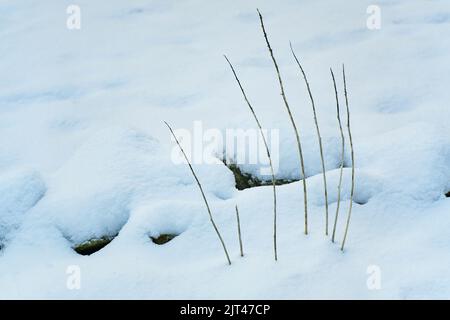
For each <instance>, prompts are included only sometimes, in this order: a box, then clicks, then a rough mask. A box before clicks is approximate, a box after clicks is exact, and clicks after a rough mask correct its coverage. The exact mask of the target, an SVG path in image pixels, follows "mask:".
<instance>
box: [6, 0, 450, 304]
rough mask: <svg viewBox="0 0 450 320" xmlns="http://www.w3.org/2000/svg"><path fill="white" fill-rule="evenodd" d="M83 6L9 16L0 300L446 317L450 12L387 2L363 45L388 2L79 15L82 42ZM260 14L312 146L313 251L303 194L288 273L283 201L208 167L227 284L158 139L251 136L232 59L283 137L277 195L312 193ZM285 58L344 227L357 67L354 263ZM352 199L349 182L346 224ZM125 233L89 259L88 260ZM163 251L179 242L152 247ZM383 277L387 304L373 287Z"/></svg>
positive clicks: (30, 7)
mask: <svg viewBox="0 0 450 320" xmlns="http://www.w3.org/2000/svg"><path fill="white" fill-rule="evenodd" d="M72 3H73V1H50V0H49V1H26V2H19V1H4V0H2V1H1V6H0V42H1V43H2V45H1V46H0V56H1V59H0V70H1V73H0V74H1V76H0V88H1V89H0V243H1V245H2V249H1V251H0V298H4V299H5V298H6V299H9V298H70V299H72V298H75V299H78V298H146V299H152V298H280V299H281V298H362V299H365V298H374V299H376V298H395V299H396V298H402V299H403V298H450V278H449V277H448V270H449V268H450V254H449V251H450V233H449V231H448V230H449V228H450V199H448V198H446V197H445V193H446V192H448V191H450V126H449V123H450V109H449V108H450V106H449V102H448V101H450V90H448V86H449V83H450V58H449V56H448V54H449V50H450V38H449V37H448V36H446V35H448V34H449V33H450V5H449V3H448V1H447V0H441V1H439V0H436V1H419V0H411V1H400V0H398V1H396V0H389V1H388V0H386V1H381V0H380V1H378V2H377V4H378V5H379V6H380V8H381V17H382V20H381V29H380V30H369V29H367V28H366V19H367V17H368V14H367V13H366V8H367V6H369V5H371V4H373V3H372V1H361V0H352V1H324V0H321V1H316V0H314V1H313V0H307V1H306V0H305V1H294V0H286V1H283V2H282V3H281V2H275V1H271V2H269V1H245V2H244V1H226V2H218V1H198V0H191V1H183V2H181V1H133V2H130V1H118V0H114V1H108V3H106V2H104V3H101V2H95V3H94V2H92V1H81V0H79V1H77V2H76V3H77V4H78V5H79V6H80V8H81V14H82V15H81V19H82V20H81V26H82V27H81V30H78V31H69V30H67V29H66V18H67V14H66V8H67V6H68V5H69V4H72ZM256 7H259V8H260V10H261V11H262V13H263V15H264V17H265V21H266V27H267V29H268V32H269V37H270V39H271V41H272V46H273V48H274V51H275V54H276V56H277V58H278V60H279V63H280V66H281V71H282V74H283V76H284V80H285V84H286V92H287V96H288V99H289V100H290V102H291V106H292V108H293V112H294V116H295V119H296V121H297V123H298V124H299V126H300V128H301V132H302V137H303V141H304V148H305V158H306V174H307V176H308V179H307V183H308V189H309V210H310V217H311V221H310V227H311V234H310V235H309V236H304V235H303V234H302V228H303V210H302V203H303V199H302V191H301V182H295V183H291V184H288V185H283V186H281V187H279V188H278V196H279V199H278V203H279V217H278V219H279V222H278V232H279V243H278V246H279V261H278V262H274V261H273V251H272V250H273V249H272V198H271V196H272V193H271V192H272V190H271V187H259V188H252V189H246V190H244V191H237V190H236V189H235V187H234V179H233V175H232V174H231V172H230V171H229V170H228V169H227V168H226V167H225V166H223V165H222V164H210V165H207V164H203V165H196V166H195V168H196V170H197V171H198V175H199V178H200V180H201V181H202V183H203V185H204V188H205V191H206V195H207V197H208V199H209V201H210V204H211V207H212V210H213V213H214V215H215V218H216V220H217V223H218V225H219V228H220V230H221V232H222V234H223V236H224V239H225V242H226V244H227V246H228V249H229V251H230V255H231V259H232V262H233V264H232V265H231V266H228V265H227V264H226V260H225V257H224V255H223V251H222V249H221V247H220V244H219V242H218V241H217V239H216V235H215V233H214V230H213V229H212V227H211V225H210V222H209V219H208V216H207V212H206V210H205V208H204V204H203V202H202V199H201V196H200V194H199V193H198V190H197V186H196V185H195V181H194V180H193V178H192V176H191V175H190V172H189V170H188V168H187V166H186V165H175V164H173V162H172V161H171V157H170V155H171V152H172V148H173V147H174V144H173V142H172V141H171V140H170V135H169V132H168V131H167V128H166V127H165V126H164V124H163V122H162V121H163V120H167V121H169V122H170V123H171V124H172V126H173V127H174V128H177V129H178V128H185V129H188V130H192V128H193V124H194V121H195V120H201V121H202V124H203V126H204V127H205V128H219V129H221V130H224V129H226V128H254V127H255V124H254V122H253V119H252V118H251V114H250V113H249V111H248V109H247V107H246V105H245V104H244V101H243V100H242V97H241V95H240V92H239V90H238V88H237V87H236V83H235V81H234V79H233V77H232V75H231V73H230V70H229V68H228V66H227V65H226V62H225V60H224V59H223V57H222V54H224V53H226V54H228V56H229V58H230V59H231V60H232V61H233V63H234V64H235V67H236V68H237V70H238V72H239V75H240V77H241V80H242V82H243V84H244V85H245V87H246V89H247V93H248V95H249V97H250V98H251V100H252V102H253V104H254V107H255V109H256V110H257V113H258V115H259V116H260V118H261V122H262V123H263V125H264V126H265V127H266V128H276V129H279V130H280V137H281V140H280V142H281V144H280V168H279V169H280V170H279V172H278V177H280V178H298V177H299V171H298V158H297V151H296V149H295V145H294V138H293V134H292V129H291V126H290V123H289V119H288V117H287V114H286V112H285V110H284V106H283V104H282V100H281V97H280V95H279V89H278V87H277V82H276V76H275V73H274V69H273V66H272V65H271V61H270V58H269V55H268V52H267V49H266V47H265V44H264V39H263V37H262V34H261V32H260V29H259V21H258V17H257V14H256V10H255V8H256ZM289 40H291V41H292V43H293V46H294V48H295V49H296V52H297V55H298V56H299V57H300V58H301V60H302V62H303V66H304V67H305V69H306V71H307V72H308V74H309V77H310V83H311V86H312V90H313V94H314V95H315V98H316V103H317V109H318V118H319V121H320V125H321V128H322V131H323V135H324V142H325V155H326V164H327V169H328V172H327V177H328V183H329V191H330V203H331V204H330V212H331V213H333V214H332V216H334V210H335V206H336V197H337V196H336V186H337V181H338V170H337V168H338V166H339V140H338V138H339V132H338V127H337V123H336V119H335V102H334V93H333V91H332V83H331V79H330V76H329V67H330V66H331V67H333V68H334V69H335V70H336V71H337V74H338V85H339V89H340V90H341V89H342V81H341V78H340V73H339V72H338V70H339V68H340V65H341V63H342V62H345V63H346V68H347V80H348V88H349V95H350V108H351V110H352V126H353V136H354V145H355V157H356V191H355V201H356V202H357V203H355V204H354V209H353V218H352V219H353V220H352V222H351V226H350V232H349V237H348V239H347V249H346V251H345V252H344V253H342V252H340V250H339V243H336V244H332V243H331V242H330V240H329V238H325V237H324V235H323V229H324V221H323V220H324V217H323V216H324V201H323V197H322V177H321V175H320V163H319V162H318V161H319V158H318V153H317V152H318V147H317V143H316V142H317V140H316V136H315V131H314V130H315V129H314V122H313V118H312V114H311V108H310V105H309V100H308V96H307V92H306V90H305V87H304V84H303V82H302V81H301V79H300V78H299V77H298V69H297V67H296V65H295V64H294V61H293V59H292V57H291V55H290V52H289ZM341 91H342V90H341ZM341 102H342V100H341ZM347 151H348V150H347ZM349 161H350V159H349V154H348V152H347V153H346V164H347V165H348V164H349V163H350V162H349ZM249 170H250V171H251V170H256V169H255V168H249ZM255 172H256V171H255ZM349 189H350V169H349V168H346V169H345V172H344V183H343V195H342V196H343V202H342V203H341V204H342V211H341V215H342V218H343V217H344V216H345V214H346V211H347V207H348V204H349ZM235 204H238V205H239V208H240V213H241V223H242V232H243V239H244V250H245V253H246V255H245V257H244V258H241V257H239V247H238V242H237V236H236V224H235V215H234V205H235ZM343 223H344V219H342V220H340V224H339V225H338V240H339V241H341V238H342V231H343V227H344V226H343ZM117 233H118V236H117V237H116V238H115V239H114V240H113V241H112V242H111V243H110V244H109V245H108V246H106V247H105V248H104V249H102V250H100V251H98V252H96V253H95V254H93V255H91V256H81V255H78V254H77V253H76V252H74V251H73V250H72V246H73V245H74V244H75V243H79V242H82V241H85V240H88V239H91V238H95V237H102V236H106V235H110V236H111V235H115V234H117ZM164 233H176V234H179V236H178V237H176V238H175V239H173V240H172V241H170V242H168V243H167V244H164V245H161V246H158V245H156V244H154V243H153V242H151V240H150V238H149V236H158V235H159V234H164ZM69 266H79V268H80V269H79V270H80V271H81V288H80V289H79V290H69V289H68V287H67V280H68V277H69V276H70V275H68V274H67V268H68V267H69ZM372 266H375V267H376V268H379V271H380V272H381V273H380V275H381V278H380V281H381V282H380V284H381V288H379V290H369V288H368V286H367V280H368V279H369V277H370V276H371V275H370V274H368V273H367V270H368V268H369V271H370V270H373V269H372ZM69 270H71V269H70V268H69Z"/></svg>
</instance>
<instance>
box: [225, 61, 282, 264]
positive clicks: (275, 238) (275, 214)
mask: <svg viewBox="0 0 450 320" xmlns="http://www.w3.org/2000/svg"><path fill="white" fill-rule="evenodd" d="M224 57H225V59H226V60H227V62H228V64H229V65H230V68H231V71H232V72H233V75H234V78H235V79H236V82H237V83H238V85H239V88H240V89H241V92H242V95H243V96H244V99H245V102H246V103H247V105H248V107H249V109H250V111H251V112H252V114H253V118H254V119H255V121H256V124H257V125H258V128H259V132H260V134H261V137H262V139H263V142H264V147H265V148H266V152H267V157H268V158H269V164H270V170H271V173H272V187H273V249H274V255H275V261H277V260H278V252H277V192H276V187H275V173H274V171H273V165H272V157H271V156H270V151H269V146H268V144H267V140H266V137H265V136H264V132H263V129H262V126H261V123H260V122H259V119H258V117H257V116H256V113H255V110H254V109H253V107H252V105H251V103H250V101H249V100H248V98H247V95H246V94H245V91H244V88H243V87H242V85H241V81H239V78H238V76H237V74H236V71H235V70H234V68H233V65H232V64H231V62H230V60H228V58H227V56H226V55H224Z"/></svg>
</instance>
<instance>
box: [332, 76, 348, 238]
mask: <svg viewBox="0 0 450 320" xmlns="http://www.w3.org/2000/svg"><path fill="white" fill-rule="evenodd" d="M330 72H331V78H332V79H333V85H334V93H335V96H336V110H337V120H338V123H339V131H340V133H341V168H340V172H339V185H338V193H337V206H336V215H335V216H334V226H333V235H332V237H331V242H334V239H335V236H336V226H337V221H338V215H339V206H340V204H341V185H342V171H343V169H344V148H345V138H344V131H343V130H342V123H341V115H340V110H339V98H338V91H337V86H336V79H335V77H334V73H333V70H332V69H331V68H330Z"/></svg>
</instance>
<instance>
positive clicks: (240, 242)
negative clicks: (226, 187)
mask: <svg viewBox="0 0 450 320" xmlns="http://www.w3.org/2000/svg"><path fill="white" fill-rule="evenodd" d="M236 219H237V227H238V237H239V249H240V251H241V257H243V256H244V248H243V246H242V236H241V221H240V220H239V209H238V206H237V205H236Z"/></svg>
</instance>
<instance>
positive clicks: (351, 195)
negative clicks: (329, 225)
mask: <svg viewBox="0 0 450 320" xmlns="http://www.w3.org/2000/svg"><path fill="white" fill-rule="evenodd" d="M342 78H343V79H344V95H345V106H346V107H347V129H348V138H349V141H350V151H351V155H352V188H351V191H350V206H349V209H348V216H347V224H346V226H345V233H344V239H343V240H342V246H341V250H342V251H344V245H345V240H346V239H347V232H348V226H349V224H350V217H351V215H352V205H353V193H354V191H355V156H354V152H353V140H352V133H351V131H350V110H349V108H348V96H347V83H346V82H345V67H344V65H342Z"/></svg>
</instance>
